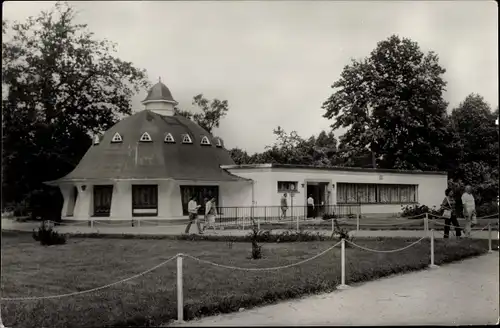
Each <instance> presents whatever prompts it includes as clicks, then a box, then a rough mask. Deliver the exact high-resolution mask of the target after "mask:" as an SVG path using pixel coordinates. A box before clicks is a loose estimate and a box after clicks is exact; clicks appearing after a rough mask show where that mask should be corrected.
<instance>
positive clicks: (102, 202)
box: [94, 185, 113, 217]
mask: <svg viewBox="0 0 500 328" xmlns="http://www.w3.org/2000/svg"><path fill="white" fill-rule="evenodd" d="M112 197H113V186H112V185H107V186H94V216H100V217H106V216H109V214H110V212H111V199H112Z"/></svg>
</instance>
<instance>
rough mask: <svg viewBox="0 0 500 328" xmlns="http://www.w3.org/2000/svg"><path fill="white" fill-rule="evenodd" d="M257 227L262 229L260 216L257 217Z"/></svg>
mask: <svg viewBox="0 0 500 328" xmlns="http://www.w3.org/2000/svg"><path fill="white" fill-rule="evenodd" d="M257 229H258V230H259V231H260V216H259V217H258V218H257Z"/></svg>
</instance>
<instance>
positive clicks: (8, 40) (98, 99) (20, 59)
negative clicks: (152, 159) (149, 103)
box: [2, 3, 149, 211]
mask: <svg viewBox="0 0 500 328" xmlns="http://www.w3.org/2000/svg"><path fill="white" fill-rule="evenodd" d="M74 18H75V11H74V10H73V9H72V8H71V7H70V6H69V5H67V4H65V3H57V4H56V5H55V7H54V8H53V9H52V10H50V11H45V12H42V13H41V14H40V15H38V16H37V17H35V18H33V17H30V18H29V19H28V20H27V21H25V22H13V23H12V24H7V23H6V22H5V21H3V22H2V34H3V41H2V65H3V67H2V87H3V88H5V89H6V90H7V91H8V94H7V95H6V96H4V97H2V118H3V119H2V128H3V135H2V143H3V149H2V159H3V161H2V169H3V174H2V178H3V179H2V189H3V193H2V198H3V201H7V202H20V201H22V200H28V201H30V203H31V205H32V206H33V205H34V204H35V203H37V202H38V203H44V206H45V207H47V204H49V203H47V201H49V200H51V199H54V198H58V197H59V198H60V195H59V192H58V191H57V189H51V188H48V187H46V186H44V185H43V184H42V182H43V181H47V180H52V179H57V178H60V177H61V176H63V175H64V174H66V173H68V172H69V171H71V170H72V169H73V168H74V167H75V165H76V164H77V163H78V162H79V160H80V159H81V157H82V156H83V155H84V153H85V152H86V151H87V148H88V147H89V146H90V144H91V140H90V135H91V134H96V133H100V132H102V131H104V130H107V129H108V128H109V127H111V126H112V125H113V124H114V123H115V122H116V121H117V120H118V118H119V115H128V114H130V113H131V97H132V96H133V94H134V93H135V92H138V91H139V90H140V89H141V88H146V87H148V86H149V83H148V82H147V79H146V73H145V71H144V70H140V69H138V68H135V67H134V66H133V64H132V63H130V62H126V61H123V60H121V59H119V58H116V57H115V56H114V54H113V53H114V52H115V51H116V50H115V45H114V44H113V43H111V42H110V41H108V40H98V39H95V38H94V35H93V33H91V32H90V31H88V29H87V25H85V24H76V23H75V22H74ZM56 207H57V206H56ZM55 211H57V209H56V210H55Z"/></svg>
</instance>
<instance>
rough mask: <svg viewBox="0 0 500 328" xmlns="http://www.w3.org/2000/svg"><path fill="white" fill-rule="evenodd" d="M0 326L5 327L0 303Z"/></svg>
mask: <svg viewBox="0 0 500 328" xmlns="http://www.w3.org/2000/svg"><path fill="white" fill-rule="evenodd" d="M0 328H6V327H5V326H4V325H3V321H2V306H1V304H0Z"/></svg>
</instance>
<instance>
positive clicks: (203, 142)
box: [201, 136, 210, 146]
mask: <svg viewBox="0 0 500 328" xmlns="http://www.w3.org/2000/svg"><path fill="white" fill-rule="evenodd" d="M201 144H202V145H204V146H210V140H208V138H207V136H203V138H201Z"/></svg>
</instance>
